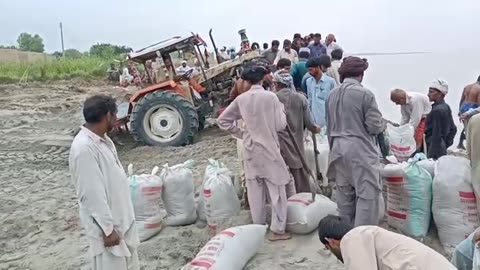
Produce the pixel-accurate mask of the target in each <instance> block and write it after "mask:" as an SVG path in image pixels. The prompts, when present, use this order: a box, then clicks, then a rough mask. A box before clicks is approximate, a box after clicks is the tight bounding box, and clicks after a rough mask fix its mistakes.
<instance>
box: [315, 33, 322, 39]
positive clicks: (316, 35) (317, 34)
mask: <svg viewBox="0 0 480 270" xmlns="http://www.w3.org/2000/svg"><path fill="white" fill-rule="evenodd" d="M313 36H314V37H316V38H322V35H321V34H320V33H316V34H315V35H313Z"/></svg>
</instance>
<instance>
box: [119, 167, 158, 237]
mask: <svg viewBox="0 0 480 270" xmlns="http://www.w3.org/2000/svg"><path fill="white" fill-rule="evenodd" d="M157 172H158V167H155V168H153V170H152V173H151V174H141V175H134V174H133V165H132V164H130V165H128V175H129V184H130V197H131V199H132V204H133V210H134V212H135V225H136V227H137V231H138V237H139V238H140V241H145V240H147V239H149V238H150V237H152V236H154V235H155V234H157V233H158V232H160V231H161V230H162V222H163V219H164V218H165V211H164V210H163V209H161V207H160V206H161V204H162V189H163V184H162V179H161V178H160V177H159V176H157V175H156V174H157Z"/></svg>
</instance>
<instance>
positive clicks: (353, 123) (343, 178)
mask: <svg viewBox="0 0 480 270" xmlns="http://www.w3.org/2000/svg"><path fill="white" fill-rule="evenodd" d="M367 68H368V62H367V61H366V59H361V58H358V57H347V58H346V59H345V60H344V61H343V63H342V64H341V66H340V68H339V70H338V72H339V74H340V81H341V82H342V84H341V85H340V86H338V87H337V88H335V89H334V90H333V91H332V92H331V93H330V96H329V98H328V100H327V108H326V114H327V135H328V141H329V144H330V157H329V167H328V173H327V177H328V178H329V179H330V180H333V181H335V182H336V186H337V189H336V199H337V204H338V210H339V214H340V215H341V216H343V217H345V218H347V219H348V220H349V221H350V222H351V223H352V225H354V226H361V225H377V224H378V213H379V199H380V196H381V191H382V186H381V185H380V179H379V178H380V172H379V167H380V164H379V158H378V156H379V151H378V146H377V144H376V137H377V136H378V135H379V134H381V133H383V132H384V131H385V129H386V123H385V121H384V120H383V118H382V114H381V113H380V111H379V110H378V106H377V102H376V100H375V95H374V94H373V93H372V92H371V91H370V90H368V89H366V88H365V87H363V86H362V84H361V83H362V80H363V75H364V71H365V70H366V69H367Z"/></svg>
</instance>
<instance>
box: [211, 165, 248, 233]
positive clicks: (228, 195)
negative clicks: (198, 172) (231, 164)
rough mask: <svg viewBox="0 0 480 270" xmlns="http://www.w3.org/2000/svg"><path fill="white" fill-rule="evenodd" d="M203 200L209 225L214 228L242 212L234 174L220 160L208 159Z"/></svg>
mask: <svg viewBox="0 0 480 270" xmlns="http://www.w3.org/2000/svg"><path fill="white" fill-rule="evenodd" d="M203 201H204V207H205V216H206V218H207V223H208V226H209V227H210V228H211V229H213V230H215V229H216V228H217V225H219V224H222V223H223V222H225V221H226V220H227V219H229V218H231V217H233V216H236V215H238V213H239V212H240V200H239V199H238V197H237V192H236V189H235V186H234V183H233V174H232V172H231V171H230V170H229V169H228V168H227V167H225V165H224V164H223V163H221V162H220V161H218V160H214V159H209V160H208V165H207V168H206V169H205V181H204V183H203Z"/></svg>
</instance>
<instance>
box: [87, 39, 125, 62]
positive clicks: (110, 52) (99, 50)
mask: <svg viewBox="0 0 480 270" xmlns="http://www.w3.org/2000/svg"><path fill="white" fill-rule="evenodd" d="M131 51H132V48H129V47H127V46H118V45H113V44H108V43H102V44H95V45H93V46H92V47H90V55H92V56H98V57H103V58H109V59H110V58H114V57H116V56H118V55H120V54H124V53H129V52H131Z"/></svg>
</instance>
